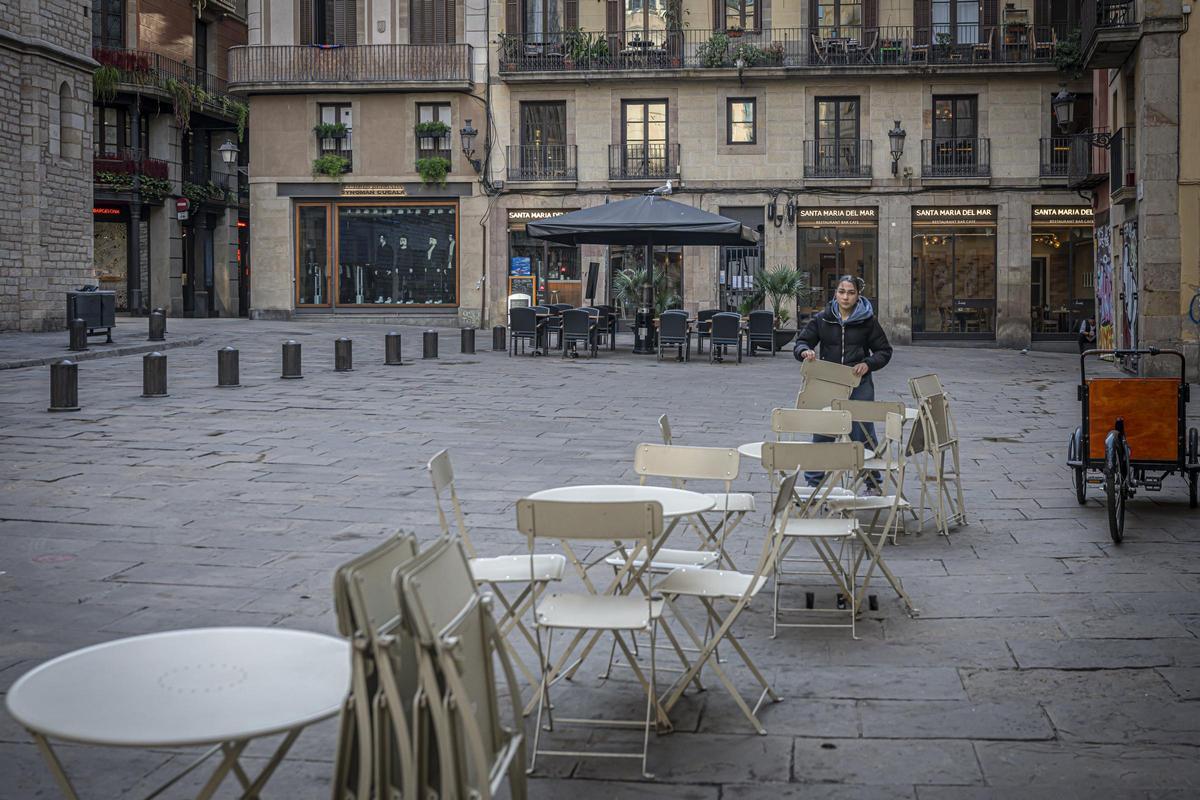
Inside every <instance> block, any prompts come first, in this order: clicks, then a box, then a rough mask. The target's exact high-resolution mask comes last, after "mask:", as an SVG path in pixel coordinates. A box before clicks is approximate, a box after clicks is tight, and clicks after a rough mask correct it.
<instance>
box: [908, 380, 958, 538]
mask: <svg viewBox="0 0 1200 800" xmlns="http://www.w3.org/2000/svg"><path fill="white" fill-rule="evenodd" d="M917 421H918V425H919V427H918V428H917V429H915V430H914V431H913V436H912V438H911V439H910V440H909V443H908V446H907V449H906V453H907V454H908V455H919V456H921V457H922V461H921V462H920V467H919V468H920V479H921V498H920V502H919V505H920V507H921V520H920V524H921V527H922V528H924V527H925V509H927V508H931V509H932V510H933V513H934V521H935V522H936V524H937V528H938V532H939V533H941V534H942V535H943V536H946V537H949V535H950V528H951V527H952V526H955V527H956V526H958V525H965V524H966V523H967V513H966V503H965V502H964V500H963V490H962V463H961V461H960V460H959V454H958V434H957V432H956V431H955V426H954V420H953V418H952V417H951V415H950V407H949V400H947V398H946V395H944V394H930V395H926V396H924V397H922V398H921V401H920V405H919V406H918V408H917ZM947 456H949V457H950V461H951V464H950V466H949V468H947V464H946V458H947ZM930 484H932V489H931V488H930ZM931 492H932V493H933V495H934V497H933V498H932V499H931V498H930V496H929V495H930V493H931Z"/></svg>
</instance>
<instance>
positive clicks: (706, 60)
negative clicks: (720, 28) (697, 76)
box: [696, 33, 729, 69]
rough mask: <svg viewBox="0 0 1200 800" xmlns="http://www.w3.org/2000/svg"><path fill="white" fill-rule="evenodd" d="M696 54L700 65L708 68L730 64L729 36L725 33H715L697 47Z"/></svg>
mask: <svg viewBox="0 0 1200 800" xmlns="http://www.w3.org/2000/svg"><path fill="white" fill-rule="evenodd" d="M696 56H697V58H698V59H699V61H700V66H702V67H707V68H708V69H720V68H721V67H727V66H729V37H728V36H726V35H725V34H723V33H714V34H713V35H712V36H710V37H708V41H706V42H704V43H703V44H701V45H700V46H699V47H697V48H696Z"/></svg>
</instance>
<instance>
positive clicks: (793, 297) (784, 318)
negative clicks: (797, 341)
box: [754, 264, 812, 347]
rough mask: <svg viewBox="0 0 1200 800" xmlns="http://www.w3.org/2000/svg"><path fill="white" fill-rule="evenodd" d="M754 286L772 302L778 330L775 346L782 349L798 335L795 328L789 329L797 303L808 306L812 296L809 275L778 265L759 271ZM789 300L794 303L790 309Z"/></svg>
mask: <svg viewBox="0 0 1200 800" xmlns="http://www.w3.org/2000/svg"><path fill="white" fill-rule="evenodd" d="M754 284H755V286H756V288H758V290H759V291H761V292H762V293H763V295H764V296H765V297H767V298H768V299H769V300H770V301H771V307H772V308H774V310H775V327H776V328H777V329H778V330H777V331H776V332H775V344H776V346H777V347H782V346H783V345H785V344H787V343H788V342H789V341H791V339H792V337H793V336H795V335H796V330H795V329H794V328H789V327H787V325H788V323H789V322H791V320H792V312H793V309H795V308H796V302H797V301H798V302H801V303H804V304H807V303H808V302H809V298H810V297H811V295H812V287H811V286H810V285H809V280H808V273H807V272H801V271H800V270H797V269H794V268H792V267H789V266H787V265H785V264H777V265H776V266H774V267H770V268H768V269H765V270H763V269H760V270H758V272H757V273H756V274H755V276H754ZM789 300H790V301H792V302H791V307H790V308H789V307H788V305H786V303H787V301H789Z"/></svg>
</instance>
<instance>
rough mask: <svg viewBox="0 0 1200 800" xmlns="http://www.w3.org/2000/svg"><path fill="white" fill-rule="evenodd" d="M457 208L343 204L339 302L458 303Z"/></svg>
mask: <svg viewBox="0 0 1200 800" xmlns="http://www.w3.org/2000/svg"><path fill="white" fill-rule="evenodd" d="M454 212H455V210H454V208H453V207H452V206H345V205H342V206H339V207H338V304H339V305H396V304H400V305H425V306H432V305H454V304H455V303H456V302H457V295H458V285H457V284H458V280H457V270H456V264H457V258H458V255H457V253H456V244H457V243H456V242H455V236H456V227H457V225H456V218H455V213H454Z"/></svg>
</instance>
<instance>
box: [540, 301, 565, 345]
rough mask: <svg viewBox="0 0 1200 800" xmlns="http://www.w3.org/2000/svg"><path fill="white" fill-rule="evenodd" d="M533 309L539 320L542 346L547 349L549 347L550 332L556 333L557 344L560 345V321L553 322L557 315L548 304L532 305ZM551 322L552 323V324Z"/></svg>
mask: <svg viewBox="0 0 1200 800" xmlns="http://www.w3.org/2000/svg"><path fill="white" fill-rule="evenodd" d="M533 310H534V311H535V312H536V313H537V315H538V319H539V322H540V323H541V325H540V327H541V334H542V346H543V347H544V348H545V349H547V350H549V349H550V347H551V342H550V334H552V333H557V334H558V345H557V347H562V327H561V322H555V317H557V316H558V315H557V314H555V313H554V311H553V310H552V309H551V308H550V306H546V305H542V306H533ZM551 323H554V325H552V324H551Z"/></svg>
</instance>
